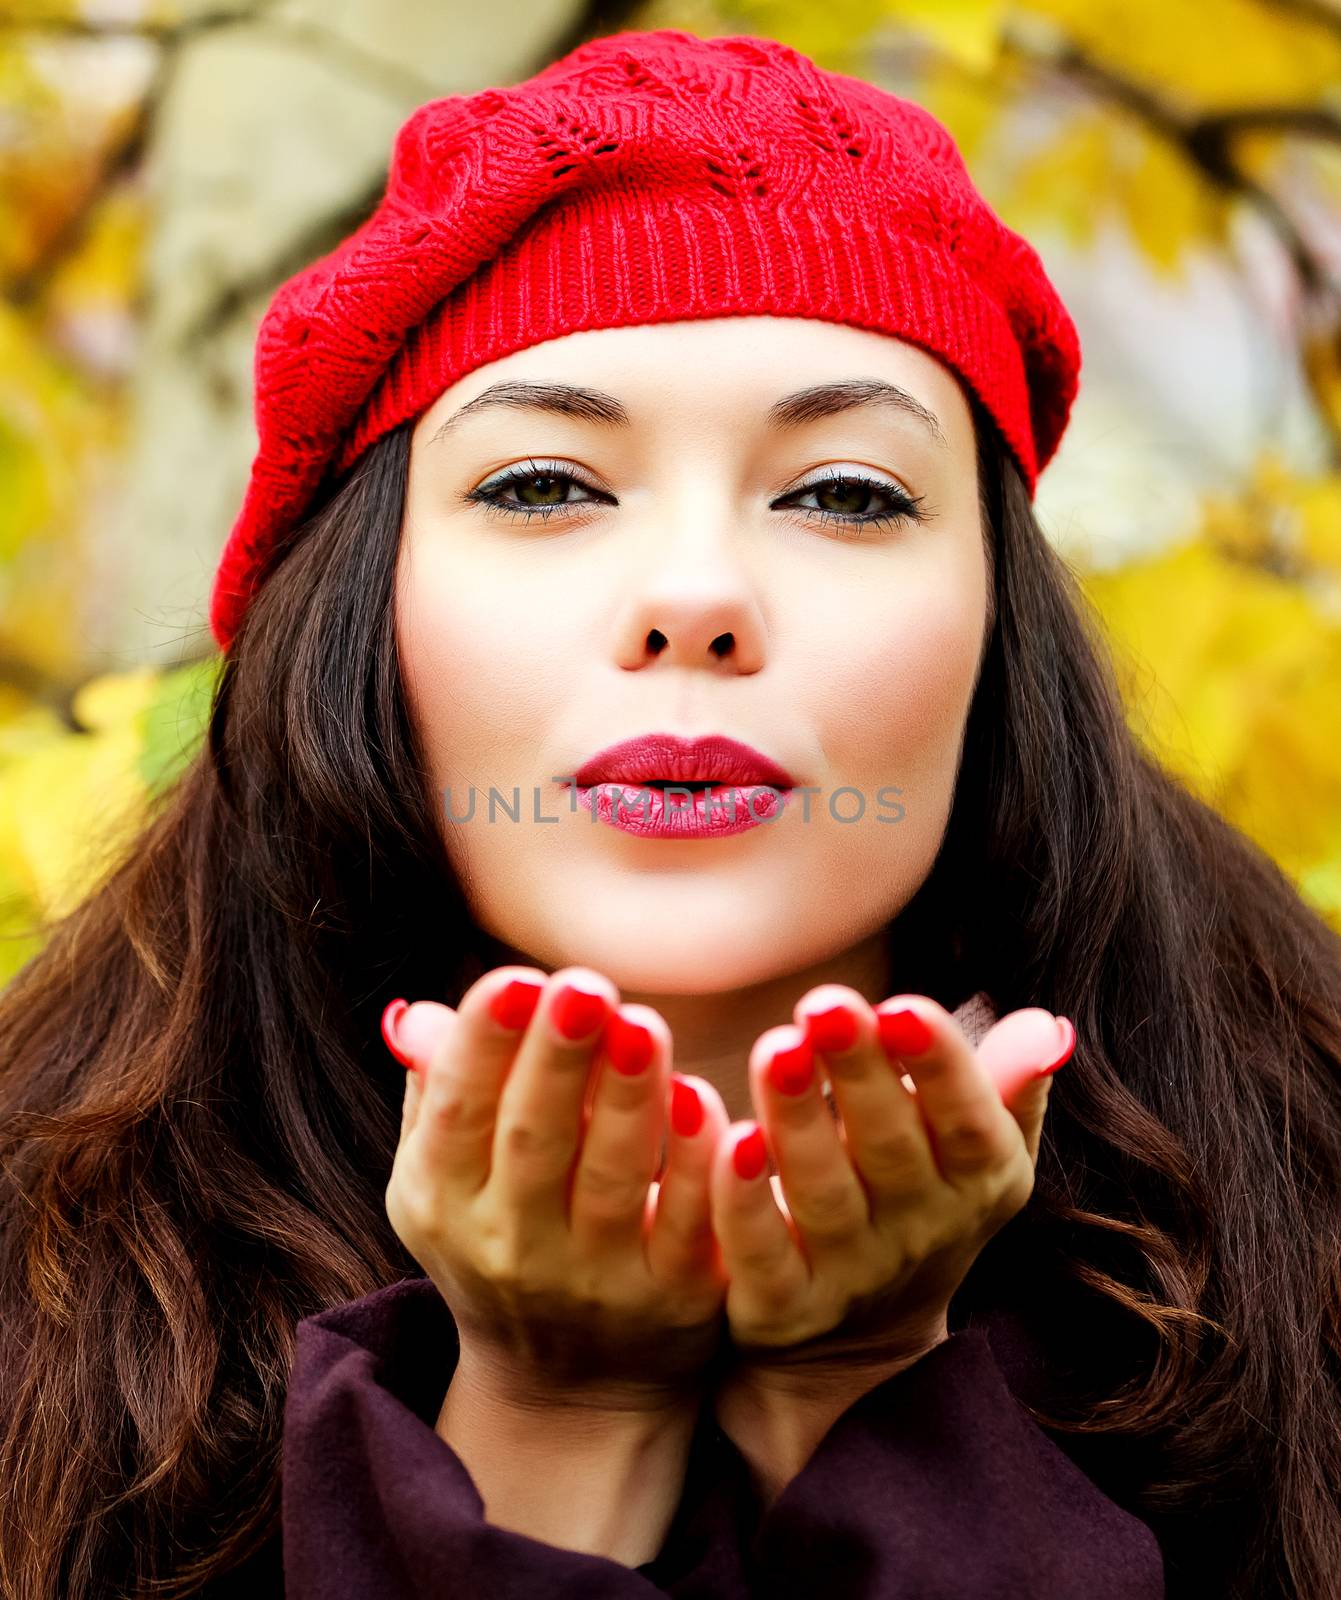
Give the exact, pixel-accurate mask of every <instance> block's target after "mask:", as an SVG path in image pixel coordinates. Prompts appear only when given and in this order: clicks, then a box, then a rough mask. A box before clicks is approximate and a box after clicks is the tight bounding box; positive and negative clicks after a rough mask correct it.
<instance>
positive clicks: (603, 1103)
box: [568, 1004, 671, 1251]
mask: <svg viewBox="0 0 1341 1600" xmlns="http://www.w3.org/2000/svg"><path fill="white" fill-rule="evenodd" d="M670 1056H671V1036H670V1029H669V1028H668V1027H667V1026H666V1022H665V1019H664V1018H663V1017H661V1016H659V1015H658V1014H657V1013H656V1012H655V1011H653V1010H652V1008H651V1007H650V1006H640V1005H632V1004H630V1005H621V1006H619V1007H618V1009H617V1010H615V1011H613V1012H612V1013H611V1015H610V1018H609V1020H608V1021H607V1022H606V1025H605V1031H604V1033H603V1035H602V1036H601V1046H600V1050H599V1053H598V1059H597V1067H596V1073H595V1084H594V1087H593V1090H592V1096H591V1116H590V1118H589V1120H588V1121H587V1124H586V1131H585V1133H584V1134H583V1136H582V1143H581V1149H580V1151H579V1153H578V1157H577V1167H576V1170H575V1171H574V1173H573V1182H572V1189H571V1192H570V1194H569V1198H568V1218H569V1229H570V1231H571V1233H572V1236H573V1240H574V1242H575V1243H577V1244H579V1245H581V1246H582V1247H584V1248H586V1249H588V1250H591V1251H598V1250H615V1249H619V1248H623V1247H627V1246H628V1245H629V1244H632V1243H638V1242H640V1241H641V1240H642V1237H643V1232H644V1227H645V1223H646V1217H647V1209H648V1206H647V1198H648V1190H649V1188H650V1187H651V1184H652V1180H653V1179H654V1178H655V1177H656V1175H657V1169H658V1167H659V1166H660V1164H661V1136H662V1131H663V1124H664V1118H665V1106H666V1089H667V1084H668V1082H669V1079H670Z"/></svg>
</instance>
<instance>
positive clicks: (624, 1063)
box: [605, 1011, 656, 1078]
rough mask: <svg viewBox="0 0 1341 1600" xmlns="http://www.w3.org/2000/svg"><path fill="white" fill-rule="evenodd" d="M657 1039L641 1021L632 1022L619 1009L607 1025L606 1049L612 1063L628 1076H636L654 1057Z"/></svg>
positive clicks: (612, 1014) (618, 1070) (611, 1016)
mask: <svg viewBox="0 0 1341 1600" xmlns="http://www.w3.org/2000/svg"><path fill="white" fill-rule="evenodd" d="M655 1048H656V1040H655V1039H654V1038H653V1037H652V1034H651V1031H650V1030H649V1029H647V1028H645V1027H643V1025H642V1023H641V1022H630V1021H629V1019H628V1018H627V1017H624V1016H621V1015H620V1013H619V1012H618V1011H615V1012H612V1013H611V1015H610V1020H609V1022H607V1023H606V1025H605V1049H606V1054H607V1055H608V1056H609V1057H610V1064H611V1066H613V1067H614V1069H615V1071H616V1072H622V1073H623V1074H624V1076H625V1077H626V1078H635V1077H637V1075H638V1074H639V1073H640V1072H641V1071H642V1070H643V1068H644V1067H646V1065H647V1063H648V1062H649V1061H650V1060H651V1059H652V1052H653V1051H654V1050H655Z"/></svg>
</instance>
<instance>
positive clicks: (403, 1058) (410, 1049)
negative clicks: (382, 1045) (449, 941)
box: [382, 1000, 456, 1144]
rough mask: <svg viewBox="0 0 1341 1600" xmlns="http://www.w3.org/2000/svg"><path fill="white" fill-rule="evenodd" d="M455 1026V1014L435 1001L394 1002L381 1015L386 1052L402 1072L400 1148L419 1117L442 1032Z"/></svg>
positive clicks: (449, 1007)
mask: <svg viewBox="0 0 1341 1600" xmlns="http://www.w3.org/2000/svg"><path fill="white" fill-rule="evenodd" d="M411 1013H413V1015H411ZM455 1022H456V1012H455V1011H454V1010H453V1009H452V1008H451V1006H445V1005H441V1004H440V1003H439V1002H438V1001H436V1000H417V1001H415V1003H414V1005H413V1006H411V1005H410V1004H409V1002H408V1001H406V1000H393V1001H392V1002H391V1003H390V1005H388V1006H387V1008H386V1010H385V1011H384V1012H383V1013H382V1037H383V1039H384V1040H385V1041H386V1046H387V1049H388V1050H390V1052H391V1054H392V1055H393V1056H394V1057H395V1058H396V1060H397V1061H399V1062H400V1063H401V1064H402V1066H404V1068H405V1098H404V1100H403V1101H402V1102H401V1115H400V1142H401V1143H402V1144H404V1142H405V1137H406V1135H407V1134H408V1133H409V1131H410V1129H411V1128H413V1127H414V1125H415V1122H416V1120H417V1118H418V1116H419V1107H420V1104H421V1103H422V1101H423V1098H424V1072H425V1068H426V1066H427V1063H428V1060H429V1057H430V1056H431V1055H432V1053H433V1051H434V1050H435V1049H436V1048H437V1044H438V1041H439V1039H440V1038H441V1036H442V1035H443V1033H444V1032H445V1030H446V1029H448V1028H450V1027H452V1026H453V1025H454V1024H455Z"/></svg>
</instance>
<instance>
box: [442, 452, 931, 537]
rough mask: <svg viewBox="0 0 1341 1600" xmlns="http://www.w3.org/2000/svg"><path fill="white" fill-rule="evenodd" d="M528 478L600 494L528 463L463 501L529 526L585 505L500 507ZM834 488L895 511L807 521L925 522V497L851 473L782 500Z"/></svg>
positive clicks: (569, 476)
mask: <svg viewBox="0 0 1341 1600" xmlns="http://www.w3.org/2000/svg"><path fill="white" fill-rule="evenodd" d="M531 478H556V479H559V480H560V481H562V482H566V483H574V484H576V485H577V487H578V488H579V489H586V490H588V491H589V492H591V493H596V494H599V493H601V492H602V491H601V490H596V489H593V488H592V485H591V484H589V483H584V482H583V481H582V480H581V479H580V478H578V477H576V476H575V475H574V474H573V473H571V472H565V471H563V470H562V469H561V468H559V467H547V466H544V465H538V464H537V463H536V462H535V461H528V462H527V463H526V464H525V465H524V466H518V467H513V468H511V469H510V470H509V471H508V472H506V473H504V475H503V476H502V477H500V478H495V479H494V480H493V482H492V483H490V484H486V485H485V486H483V487H482V488H479V489H472V490H471V491H470V493H469V494H467V495H466V496H465V498H466V499H467V500H469V501H472V502H473V503H475V504H478V505H479V506H481V507H482V509H483V510H484V511H485V512H487V513H488V514H489V515H491V516H500V517H511V518H513V519H514V520H515V519H517V518H520V519H521V520H522V521H524V522H529V521H531V520H532V519H533V518H535V517H549V516H551V515H553V513H554V512H556V511H571V510H573V509H574V506H575V505H581V504H583V503H584V502H582V501H576V502H566V503H561V504H558V505H552V506H511V505H505V504H503V502H502V501H501V500H500V498H499V496H500V495H501V493H502V492H503V490H505V489H509V488H511V487H512V485H513V484H516V483H526V482H527V481H528V480H530V479H531ZM835 484H857V485H860V486H861V487H862V488H867V489H873V490H875V491H876V492H877V493H878V494H882V495H884V496H886V497H887V498H888V499H889V500H890V501H891V503H892V504H893V506H894V510H893V511H884V512H878V513H873V514H867V515H865V516H844V515H843V513H842V512H839V511H812V510H810V509H809V508H802V510H801V513H800V514H801V515H803V516H807V517H819V518H820V519H821V520H822V521H824V522H839V523H842V524H843V525H844V526H846V527H848V528H876V527H879V528H883V527H890V526H892V525H894V524H895V523H899V522H923V521H925V520H926V514H925V512H923V511H922V509H921V507H922V505H923V504H924V501H925V496H923V495H908V494H905V493H904V491H903V490H902V489H898V488H895V487H894V486H893V485H892V484H887V483H880V482H879V481H878V480H877V479H875V478H864V477H861V476H859V475H858V474H856V473H852V472H828V473H825V475H824V476H823V477H821V478H817V479H815V480H814V481H813V482H811V483H807V484H804V485H802V487H801V488H799V489H793V490H792V491H791V494H789V495H786V496H784V498H785V499H788V500H790V499H792V498H793V497H794V496H796V495H802V494H814V493H815V492H816V490H819V489H826V488H829V487H830V486H831V485H835ZM848 537H855V535H853V534H849V535H848Z"/></svg>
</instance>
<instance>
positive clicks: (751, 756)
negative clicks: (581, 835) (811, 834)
mask: <svg viewBox="0 0 1341 1600" xmlns="http://www.w3.org/2000/svg"><path fill="white" fill-rule="evenodd" d="M574 783H575V787H576V789H577V798H578V802H579V803H580V804H581V805H583V806H585V807H586V808H587V809H588V810H589V811H592V812H593V814H594V815H595V816H596V817H598V818H599V819H600V820H601V821H603V822H608V823H610V825H611V826H612V827H616V828H619V829H620V830H621V831H622V832H624V833H634V834H639V835H641V836H643V837H644V838H654V839H685V838H713V839H718V838H723V837H725V836H726V835H728V834H733V833H742V832H744V831H745V830H746V829H748V828H756V827H759V826H760V825H761V824H762V823H765V822H768V821H770V820H771V819H772V818H773V817H775V816H776V815H777V814H778V813H779V812H780V811H781V810H782V808H783V807H784V806H785V805H786V803H787V797H788V794H789V793H790V791H791V790H792V789H793V788H795V786H796V781H795V779H794V778H793V777H792V776H791V774H790V773H789V772H787V770H786V769H785V768H784V767H782V766H780V765H779V764H778V763H777V762H776V761H774V760H772V759H771V758H770V757H769V756H766V755H764V754H763V753H762V751H759V750H756V749H754V748H753V746H751V745H748V744H743V743H742V742H741V741H740V740H739V739H732V738H729V737H728V736H727V735H725V734H707V735H704V736H702V737H699V738H692V739H691V738H684V737H682V736H681V735H679V734H675V733H648V734H642V735H640V736H639V737H637V738H633V739H623V740H621V741H620V742H619V743H618V744H612V745H609V746H607V747H606V748H605V749H604V750H598V751H597V752H596V754H595V755H594V756H591V757H590V758H589V759H588V760H586V761H584V762H583V763H582V765H581V766H580V767H579V768H578V769H577V771H576V773H575V774H574ZM667 787H669V788H670V789H671V793H670V794H667V793H666V792H665V790H666V789H667ZM686 789H687V790H688V791H689V792H685V791H686Z"/></svg>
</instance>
